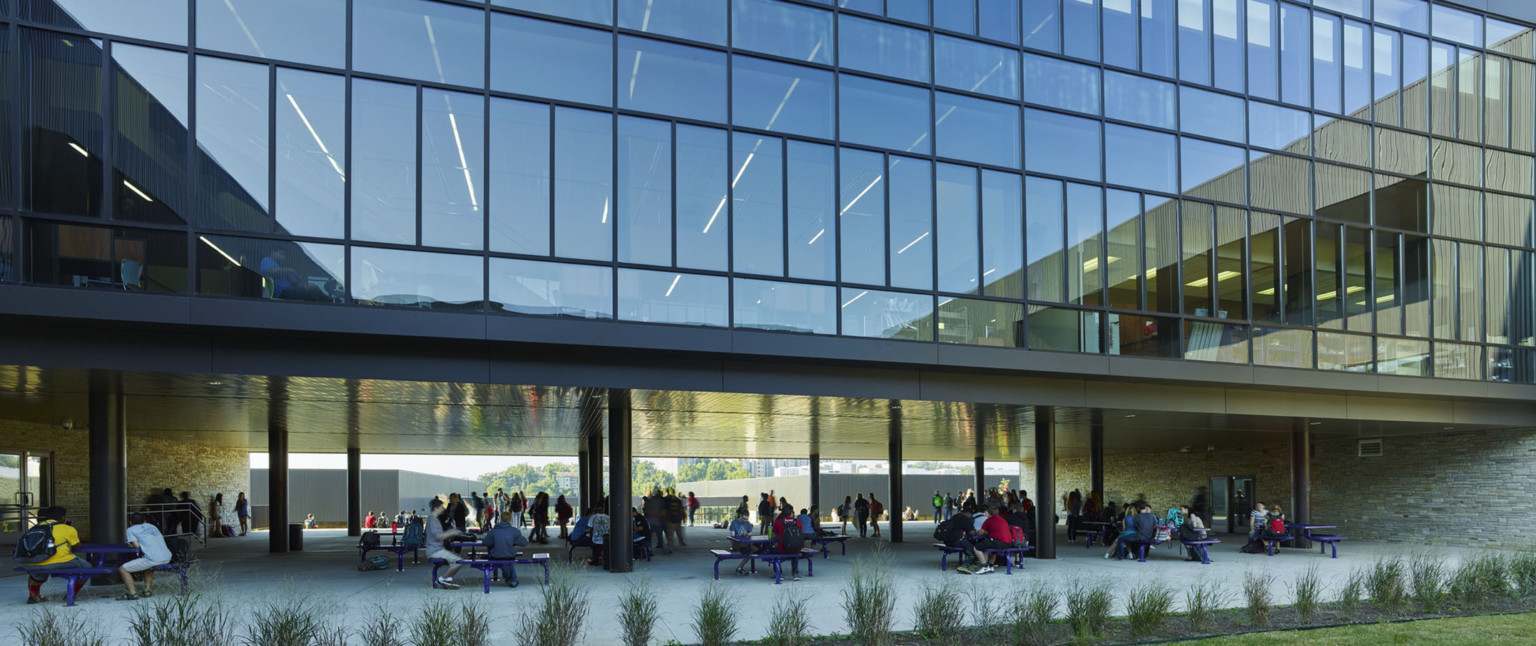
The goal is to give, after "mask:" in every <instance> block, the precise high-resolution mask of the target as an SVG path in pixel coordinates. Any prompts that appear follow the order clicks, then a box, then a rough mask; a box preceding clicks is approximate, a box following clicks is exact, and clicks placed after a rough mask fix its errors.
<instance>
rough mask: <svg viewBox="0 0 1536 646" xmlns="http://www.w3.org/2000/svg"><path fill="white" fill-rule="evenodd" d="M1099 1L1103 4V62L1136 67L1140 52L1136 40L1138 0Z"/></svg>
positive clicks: (1130, 67) (1131, 67)
mask: <svg viewBox="0 0 1536 646" xmlns="http://www.w3.org/2000/svg"><path fill="white" fill-rule="evenodd" d="M1101 1H1102V3H1103V5H1104V12H1103V20H1104V25H1103V26H1104V62H1105V63H1107V64H1109V65H1117V66H1120V67H1125V68H1129V69H1136V59H1137V58H1138V56H1139V53H1140V46H1139V45H1138V44H1137V40H1136V5H1137V3H1138V0H1101ZM1140 1H1146V0H1140Z"/></svg>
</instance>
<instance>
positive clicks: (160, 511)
mask: <svg viewBox="0 0 1536 646" xmlns="http://www.w3.org/2000/svg"><path fill="white" fill-rule="evenodd" d="M134 512H138V513H141V514H144V515H145V516H147V517H148V518H149V522H151V523H154V525H155V527H158V528H160V533H161V534H162V535H164V536H190V537H192V538H193V539H194V540H196V541H197V542H199V543H202V544H203V546H205V547H206V546H207V545H208V531H209V527H208V516H207V515H205V514H203V510H202V509H201V508H200V507H194V506H192V505H190V504H188V503H185V502H161V503H152V504H137V505H129V506H128V513H130V514H131V513H134ZM213 531H218V529H217V528H214V529H213Z"/></svg>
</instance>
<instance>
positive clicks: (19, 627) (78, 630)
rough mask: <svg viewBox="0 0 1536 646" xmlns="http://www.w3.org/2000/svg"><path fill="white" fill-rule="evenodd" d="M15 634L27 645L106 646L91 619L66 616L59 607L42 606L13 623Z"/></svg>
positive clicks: (104, 640)
mask: <svg viewBox="0 0 1536 646" xmlns="http://www.w3.org/2000/svg"><path fill="white" fill-rule="evenodd" d="M15 626H16V633H17V636H19V637H20V638H21V641H22V643H24V644H28V645H29V646H106V644H107V640H106V638H105V637H102V636H101V631H100V630H98V629H97V627H96V625H95V623H94V622H92V621H88V620H87V618H86V617H84V616H78V615H77V616H75V617H73V618H65V617H64V616H63V615H62V614H61V612H60V611H59V609H58V608H52V607H45V608H43V609H41V610H37V611H35V612H32V613H31V615H30V616H28V617H26V618H25V619H22V620H19V621H17V622H16V624H15Z"/></svg>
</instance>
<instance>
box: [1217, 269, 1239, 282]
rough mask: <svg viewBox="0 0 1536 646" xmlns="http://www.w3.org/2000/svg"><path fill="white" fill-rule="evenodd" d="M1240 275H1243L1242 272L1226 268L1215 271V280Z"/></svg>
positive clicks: (1228, 278) (1219, 280)
mask: <svg viewBox="0 0 1536 646" xmlns="http://www.w3.org/2000/svg"><path fill="white" fill-rule="evenodd" d="M1241 275H1243V272H1240V271H1232V270H1230V269H1228V270H1226V271H1218V272H1216V281H1217V282H1221V281H1223V280H1230V279H1232V278H1237V277H1238V276H1241Z"/></svg>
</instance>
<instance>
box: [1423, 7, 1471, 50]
mask: <svg viewBox="0 0 1536 646" xmlns="http://www.w3.org/2000/svg"><path fill="white" fill-rule="evenodd" d="M1434 14H1435V15H1434V20H1433V21H1432V22H1433V24H1434V26H1435V38H1444V39H1446V40H1450V41H1454V42H1458V43H1461V44H1463V45H1469V46H1472V47H1482V46H1483V17H1482V16H1479V15H1477V14H1474V13H1472V12H1469V11H1461V10H1459V9H1452V8H1450V7H1447V6H1444V5H1435V7H1434Z"/></svg>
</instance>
